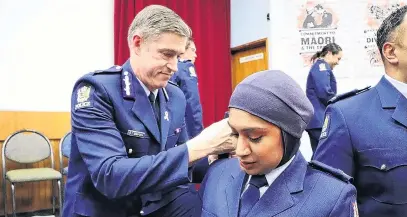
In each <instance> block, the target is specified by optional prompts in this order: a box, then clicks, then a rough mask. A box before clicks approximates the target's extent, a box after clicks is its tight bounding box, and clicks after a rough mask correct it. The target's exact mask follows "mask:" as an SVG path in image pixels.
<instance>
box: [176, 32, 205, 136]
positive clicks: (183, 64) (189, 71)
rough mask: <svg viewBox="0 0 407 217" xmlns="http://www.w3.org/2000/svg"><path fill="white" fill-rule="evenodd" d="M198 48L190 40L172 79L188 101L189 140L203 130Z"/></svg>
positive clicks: (186, 120)
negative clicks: (197, 58) (197, 70)
mask: <svg viewBox="0 0 407 217" xmlns="http://www.w3.org/2000/svg"><path fill="white" fill-rule="evenodd" d="M196 57H197V55H196V46H195V43H194V41H193V40H192V39H191V38H190V39H188V42H187V46H186V48H185V53H183V54H181V55H180V58H179V60H178V71H177V72H175V73H174V75H173V76H172V77H171V81H173V82H174V83H176V84H177V85H178V86H179V87H180V88H181V90H182V92H184V94H185V98H186V100H187V106H186V109H185V123H186V127H187V132H188V136H189V138H194V137H195V136H196V135H198V134H199V133H200V132H201V131H202V130H203V123H202V106H201V101H200V98H199V90H198V77H197V75H196V71H195V65H194V64H195V60H196Z"/></svg>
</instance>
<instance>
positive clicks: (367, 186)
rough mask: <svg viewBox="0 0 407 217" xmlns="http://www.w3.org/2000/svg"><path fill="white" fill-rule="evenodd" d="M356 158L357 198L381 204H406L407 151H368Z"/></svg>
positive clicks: (398, 149) (378, 149)
mask: <svg viewBox="0 0 407 217" xmlns="http://www.w3.org/2000/svg"><path fill="white" fill-rule="evenodd" d="M359 158H360V159H359V160H360V164H361V165H362V168H361V169H360V171H358V174H357V179H358V185H359V186H360V187H359V189H358V194H359V195H361V196H362V195H363V196H370V197H372V198H373V199H375V200H376V201H378V202H381V203H388V204H406V203H407V175H406V174H407V148H375V149H368V150H364V151H361V152H359Z"/></svg>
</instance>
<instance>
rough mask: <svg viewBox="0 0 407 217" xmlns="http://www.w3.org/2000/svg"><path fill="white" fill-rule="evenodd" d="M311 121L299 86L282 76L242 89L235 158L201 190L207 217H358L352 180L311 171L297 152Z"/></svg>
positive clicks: (233, 115)
mask: <svg viewBox="0 0 407 217" xmlns="http://www.w3.org/2000/svg"><path fill="white" fill-rule="evenodd" d="M312 114H313V108H312V105H311V103H310V102H309V101H308V99H307V98H306V96H305V94H304V93H303V91H302V89H301V88H300V86H299V85H298V84H297V83H295V82H294V80H293V79H292V78H290V77H289V76H287V75H286V74H285V73H283V72H281V71H264V72H258V73H255V74H253V75H250V76H249V77H247V78H246V79H244V80H243V81H242V82H241V83H240V84H239V85H237V87H236V88H235V90H234V92H233V94H232V97H231V99H230V103H229V124H230V126H231V127H232V130H233V133H232V135H234V136H235V137H236V138H237V147H236V155H237V158H226V159H220V160H216V161H215V162H214V163H212V164H211V167H210V168H209V171H208V173H207V175H206V176H205V180H204V181H203V183H202V185H201V189H200V195H201V198H202V200H203V207H202V216H205V217H206V216H208V217H209V216H222V217H227V216H229V217H232V216H239V217H245V216H247V217H249V216H250V217H270V216H281V217H294V216H298V217H327V216H332V217H342V216H343V217H349V216H357V206H356V189H355V187H354V186H353V185H352V184H350V177H349V176H347V175H346V174H344V173H343V172H341V171H339V170H335V169H333V168H331V167H329V166H327V165H324V164H322V163H319V162H316V161H313V162H311V163H309V164H308V163H307V162H306V161H305V159H304V158H303V156H302V154H301V152H300V151H299V150H298V149H299V145H300V138H301V136H302V133H303V132H304V129H305V127H306V126H307V124H308V122H309V121H310V119H311V117H312Z"/></svg>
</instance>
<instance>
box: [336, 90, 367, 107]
mask: <svg viewBox="0 0 407 217" xmlns="http://www.w3.org/2000/svg"><path fill="white" fill-rule="evenodd" d="M370 90H371V87H370V86H367V87H365V88H362V89H354V90H352V91H348V92H345V93H342V94H338V95H336V96H334V97H332V99H330V100H329V101H328V104H335V103H337V102H339V101H347V100H349V99H352V98H353V99H354V98H359V97H360V96H364V95H363V94H364V93H367V92H369V91H370Z"/></svg>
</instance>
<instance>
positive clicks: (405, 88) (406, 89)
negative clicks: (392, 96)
mask: <svg viewBox="0 0 407 217" xmlns="http://www.w3.org/2000/svg"><path fill="white" fill-rule="evenodd" d="M384 77H385V78H386V79H387V80H388V81H389V82H390V83H391V84H392V85H393V86H394V87H395V88H396V89H397V90H398V91H400V93H401V94H403V96H404V97H406V98H407V84H405V83H403V82H401V81H398V80H396V79H394V78H392V77H390V76H388V75H387V74H385V75H384Z"/></svg>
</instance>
